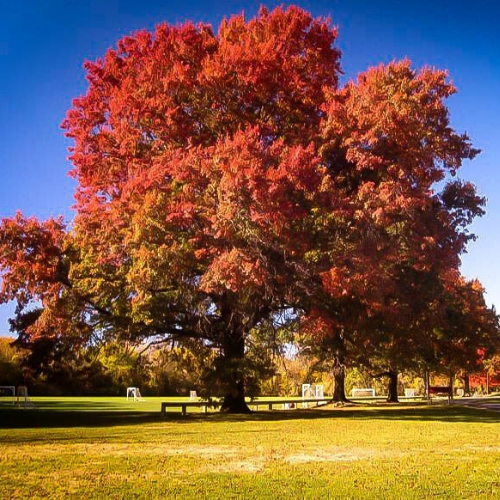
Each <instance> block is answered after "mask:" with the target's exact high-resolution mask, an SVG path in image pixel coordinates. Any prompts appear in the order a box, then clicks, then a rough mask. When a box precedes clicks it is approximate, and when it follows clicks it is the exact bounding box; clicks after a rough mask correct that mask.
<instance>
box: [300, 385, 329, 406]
mask: <svg viewBox="0 0 500 500" xmlns="http://www.w3.org/2000/svg"><path fill="white" fill-rule="evenodd" d="M322 398H324V389H323V385H322V384H302V399H322ZM308 407H309V403H305V402H304V403H302V408H308Z"/></svg>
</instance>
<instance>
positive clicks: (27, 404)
mask: <svg viewBox="0 0 500 500" xmlns="http://www.w3.org/2000/svg"><path fill="white" fill-rule="evenodd" d="M17 407H18V408H26V409H28V410H36V406H35V403H33V401H31V399H30V397H29V396H28V388H27V387H26V386H25V385H20V386H18V388H17Z"/></svg>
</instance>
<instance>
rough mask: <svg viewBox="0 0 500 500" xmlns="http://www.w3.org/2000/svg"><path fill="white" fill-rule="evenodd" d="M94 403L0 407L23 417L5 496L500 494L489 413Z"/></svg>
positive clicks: (497, 438) (7, 463)
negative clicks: (238, 411)
mask: <svg viewBox="0 0 500 500" xmlns="http://www.w3.org/2000/svg"><path fill="white" fill-rule="evenodd" d="M62 402H63V401H62ZM62 402H61V403H62ZM82 402H85V401H82ZM86 403H87V405H83V408H82V411H78V404H77V401H76V400H73V401H71V400H67V401H66V402H65V406H64V409H61V410H57V409H56V408H55V407H50V406H49V403H47V405H48V406H47V407H45V408H41V409H39V410H37V411H30V410H19V411H18V412H14V410H12V409H11V410H0V423H1V422H2V420H4V417H6V416H8V415H12V414H17V415H21V416H22V418H23V419H25V421H24V422H23V423H22V425H19V427H18V428H7V427H5V426H4V428H1V429H0V451H1V453H0V468H1V469H0V470H1V471H2V472H1V475H0V491H1V492H2V497H5V498H11V497H13V498H16V497H17V498H27V497H33V498H41V497H47V496H49V497H51V498H63V497H68V496H69V497H72V496H74V497H75V498H76V497H80V498H81V497H85V498H103V497H115V498H116V497H124V498H134V497H138V498H143V497H152V498H165V497H169V498H175V497H179V498H191V497H195V496H202V497H204V498H256V497H258V498H274V497H276V498H277V497H280V498H297V497H305V498H319V497H325V496H326V497H331V498H380V497H382V496H385V497H387V498H422V497H432V496H438V497H439V496H441V497H445V498H456V497H465V498H478V497H479V498H481V497H483V498H495V497H496V496H498V495H500V486H499V481H498V478H499V477H500V475H499V473H500V429H499V427H500V426H498V422H499V420H500V414H497V413H493V412H485V411H482V410H475V409H468V408H460V407H455V406H451V407H448V406H437V405H436V406H426V405H404V406H395V405H392V406H391V405H377V406H372V407H357V406H356V407H346V408H341V409H318V410H295V411H273V412H269V411H262V412H258V413H255V414H251V415H221V414H216V413H213V414H209V415H204V414H192V415H188V416H187V417H184V418H182V417H180V416H169V417H168V418H167V419H161V418H160V417H159V411H158V409H159V408H158V406H159V405H158V404H157V405H156V411H155V412H152V411H148V408H147V407H144V410H138V409H133V411H129V412H127V411H126V410H125V409H124V408H123V407H122V406H120V405H121V404H122V403H120V402H118V401H113V400H110V401H109V403H110V404H111V403H113V404H114V403H116V405H117V406H116V408H115V410H114V411H113V410H111V409H110V408H109V407H108V408H107V409H103V406H105V405H104V403H105V401H101V403H99V402H96V406H94V407H93V408H94V409H93V410H91V409H90V408H91V407H92V401H90V400H89V401H86ZM151 403H153V402H152V401H151ZM70 408H71V409H70ZM49 417H50V421H48V420H47V419H48V418H49Z"/></svg>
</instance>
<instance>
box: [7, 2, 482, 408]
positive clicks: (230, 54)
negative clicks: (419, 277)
mask: <svg viewBox="0 0 500 500" xmlns="http://www.w3.org/2000/svg"><path fill="white" fill-rule="evenodd" d="M336 36H337V33H336V30H335V29H334V28H332V27H331V25H330V24H329V21H327V20H324V19H313V18H312V17H311V15H310V14H308V13H307V12H305V11H303V10H301V9H299V8H297V7H290V8H288V9H286V10H283V9H281V8H277V9H275V10H273V11H272V12H269V11H267V10H266V9H261V10H260V12H259V14H258V16H257V17H256V18H254V19H252V20H250V21H248V22H247V21H246V20H245V19H244V17H243V16H234V17H231V18H230V19H229V20H225V21H223V22H222V23H221V25H220V27H219V30H218V33H217V34H214V32H213V31H212V28H211V27H210V26H209V25H203V24H200V25H196V26H195V25H193V24H190V23H188V24H184V25H180V26H169V25H160V26H158V27H157V28H156V30H155V32H154V34H152V33H148V32H145V31H141V32H138V33H136V34H135V35H134V36H130V37H126V38H124V39H122V40H121V41H120V42H118V46H117V49H115V50H109V51H108V52H107V54H106V55H105V57H104V58H103V59H102V60H98V61H97V62H94V63H91V62H88V63H86V69H87V79H88V82H89V87H88V90H87V93H86V95H84V96H83V97H80V98H78V99H75V100H74V102H73V108H72V109H71V110H70V111H69V112H68V114H67V117H66V120H65V121H64V123H63V127H64V129H65V130H66V133H67V135H68V137H70V138H72V139H73V140H74V146H73V147H72V152H71V161H72V162H73V165H74V168H73V170H72V175H73V176H74V177H75V178H76V180H77V182H78V188H77V191H76V216H75V219H74V222H73V223H72V225H71V226H70V227H65V226H64V225H63V223H62V221H60V220H49V221H46V222H40V221H38V220H36V219H30V218H26V217H24V216H23V215H21V214H17V215H16V216H15V217H14V218H13V219H5V220H4V221H3V222H2V227H1V231H2V232H1V234H0V252H1V253H0V268H1V269H2V290H1V300H3V301H6V300H12V299H14V300H17V302H18V310H17V315H18V317H22V316H23V314H25V313H26V311H29V309H30V307H32V306H33V304H38V305H41V312H40V314H36V315H32V316H33V321H32V322H31V323H30V325H29V326H27V328H25V329H24V331H25V332H26V333H27V334H28V335H32V336H37V335H47V334H49V335H50V334H52V335H71V336H73V337H74V338H76V339H81V341H82V342H85V341H94V340H95V338H97V339H99V340H104V341H105V340H106V339H107V338H111V337H113V338H116V337H117V338H119V339H126V340H133V341H141V340H144V339H146V338H153V339H157V340H161V339H180V340H182V339H198V340H199V341H200V342H203V343H205V344H206V345H208V346H212V347H213V349H214V350H215V351H216V352H218V353H219V358H218V360H217V362H216V363H215V365H216V367H217V371H218V377H219V383H218V385H217V387H214V391H220V392H221V395H223V396H224V403H223V407H222V409H223V410H225V411H231V412H244V411H248V407H247V406H246V404H245V399H244V398H245V376H246V373H247V368H248V367H247V366H246V365H245V351H246V346H245V341H246V339H247V338H248V336H249V334H250V333H251V331H252V330H253V329H255V328H258V327H259V326H260V325H261V324H263V323H266V324H268V322H269V321H272V320H273V318H274V317H275V316H276V315H278V314H279V313H280V312H282V311H292V310H304V311H306V312H307V311H312V310H313V309H314V308H315V307H317V305H318V301H322V300H323V299H324V297H325V296H326V297H328V298H331V299H332V300H333V301H335V300H337V299H338V298H339V297H348V298H349V297H350V298H353V300H354V299H355V300H356V301H357V303H361V304H362V305H363V307H364V310H365V311H366V313H367V314H371V313H373V312H374V311H378V310H380V309H381V308H383V307H385V304H384V300H386V299H384V297H387V293H388V290H391V287H394V280H395V276H396V275H397V268H398V266H400V264H401V262H404V263H405V265H407V266H410V267H413V268H415V269H424V270H426V269H431V268H437V269H438V270H439V269H441V268H442V267H449V266H452V267H453V266H455V267H456V266H457V265H458V255H459V253H460V252H461V251H462V250H463V247H464V244H465V242H466V240H467V235H466V233H465V231H461V230H459V227H460V226H459V225H457V224H455V223H454V216H455V214H456V213H457V212H458V211H459V210H461V209H463V211H464V213H466V215H469V214H471V213H473V212H474V210H477V203H474V200H475V198H474V197H475V194H474V190H473V188H470V186H469V188H470V189H469V190H468V191H467V189H465V190H464V189H463V186H461V185H457V184H455V185H452V186H454V190H455V191H454V192H455V193H456V194H457V193H458V194H457V196H455V198H454V199H452V197H450V200H448V202H447V201H446V200H445V199H444V197H443V196H441V195H437V194H434V193H433V185H434V184H435V183H437V182H439V181H442V180H443V179H444V178H445V177H446V175H447V174H448V173H454V172H455V171H456V170H457V169H458V168H459V167H460V165H461V162H462V160H463V159H464V158H472V157H473V156H474V155H475V153H476V152H475V151H474V150H473V149H472V148H471V146H470V144H469V141H468V138H467V137H466V136H460V135H457V134H456V133H455V132H454V131H453V130H452V129H451V127H450V126H449V120H448V114H447V109H446V107H445V106H444V104H443V100H444V99H445V98H446V97H448V96H449V95H450V94H451V93H453V92H454V88H453V86H452V85H451V84H450V83H449V82H448V81H447V78H446V74H445V73H444V72H441V71H434V70H431V69H424V70H422V71H421V72H416V71H414V70H412V69H411V67H410V64H409V62H408V61H403V62H400V63H391V64H389V65H388V66H380V67H378V68H373V69H370V70H369V71H367V72H366V73H364V74H362V75H360V77H359V79H358V81H357V82H350V83H348V84H347V85H345V86H344V87H342V88H339V87H338V77H339V74H340V67H339V58H340V53H339V51H338V49H336V48H335V46H334V44H335V40H336ZM464 196H465V197H464ZM464 200H465V202H464ZM476 201H478V200H476ZM467 203H469V204H470V205H472V206H471V207H468V206H467ZM464 206H465V208H464ZM469 208H470V210H469ZM467 210H468V211H467ZM285 316H286V315H285ZM289 316H290V317H293V314H290V313H289ZM337 319H338V320H340V321H341V318H337Z"/></svg>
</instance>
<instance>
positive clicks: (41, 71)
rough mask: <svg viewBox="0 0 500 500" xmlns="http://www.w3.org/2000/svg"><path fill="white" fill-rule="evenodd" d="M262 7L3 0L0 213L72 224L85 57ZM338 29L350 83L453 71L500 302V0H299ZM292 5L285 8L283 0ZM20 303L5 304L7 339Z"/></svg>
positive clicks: (487, 260)
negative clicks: (75, 113) (138, 36)
mask: <svg viewBox="0 0 500 500" xmlns="http://www.w3.org/2000/svg"><path fill="white" fill-rule="evenodd" d="M261 3H264V4H265V5H267V6H268V7H270V8H272V7H273V6H275V5H279V4H281V3H284V2H272V1H269V2H256V1H229V0H228V1H212V2H206V1H205V2H201V1H195V0H184V1H182V2H174V1H168V0H161V1H160V0H140V1H139V0H122V1H120V0H0V179H1V182H0V217H5V216H11V215H13V214H14V212H15V211H16V210H21V211H22V212H24V213H25V214H27V215H37V216H38V217H40V218H46V217H49V216H51V215H58V214H63V215H64V216H65V217H66V218H68V219H71V216H72V213H71V210H70V208H69V207H70V206H71V205H72V203H73V199H72V196H73V189H74V182H73V181H72V180H71V179H70V178H69V177H68V176H67V172H68V170H69V168H70V164H69V162H68V161H67V159H66V157H67V147H68V145H69V141H67V140H66V139H65V138H64V136H63V133H62V130H61V129H60V128H59V126H60V123H61V121H62V120H63V118H64V116H65V113H66V110H67V109H68V108H69V107H70V105H71V100H72V98H74V97H76V96H78V95H81V94H82V93H84V92H85V88H86V84H85V79H84V71H83V69H82V64H83V61H84V60H86V59H91V60H93V59H96V58H97V57H100V56H102V55H103V54H104V53H105V51H106V49H107V48H108V47H111V46H114V45H115V44H116V42H117V40H118V39H120V38H121V37H122V36H124V35H127V34H129V33H131V32H133V31H135V30H138V29H141V28H147V29H153V28H154V26H155V25H156V24H158V23H160V22H164V21H166V22H169V23H179V22H183V21H185V20H193V21H204V22H209V23H211V24H212V25H213V26H214V27H216V26H217V25H218V23H219V21H220V20H221V19H222V18H223V17H224V16H229V15H230V14H234V13H240V12H242V11H244V12H245V13H246V14H247V15H248V16H253V15H254V14H255V13H256V11H257V9H258V6H259V5H260V4H261ZM294 3H295V4H297V5H299V6H301V7H303V8H305V9H307V10H310V11H311V12H312V13H313V14H314V15H327V16H331V18H332V20H333V23H334V24H336V25H337V26H338V28H339V39H338V46H339V47H340V49H341V50H342V52H343V58H342V61H343V62H342V65H343V70H344V72H345V79H349V78H352V77H354V76H355V75H356V74H357V73H358V72H359V71H362V70H364V69H366V68H367V67H368V66H372V65H376V64H378V63H379V62H388V61H390V60H393V59H401V58H404V57H408V58H410V59H411V60H412V61H413V64H414V66H415V67H420V66H422V65H425V64H427V65H432V66H436V67H439V68H446V69H448V70H449V72H450V75H451V78H452V80H453V81H454V82H455V84H456V85H457V86H458V88H459V93H458V94H457V95H456V96H453V97H452V98H451V99H450V100H449V107H450V110H451V116H452V123H453V125H454V127H455V128H456V129H457V130H459V131H466V132H467V133H468V134H469V135H470V136H471V137H472V139H473V141H474V143H475V146H477V147H479V148H480V149H482V151H483V152H482V154H481V155H480V156H479V157H478V158H476V159H475V160H474V161H473V162H472V163H468V164H466V165H465V166H464V168H463V169H462V171H461V173H460V177H462V178H465V179H469V180H472V181H473V182H475V183H476V185H477V186H478V189H479V192H480V193H481V194H482V195H484V196H486V197H487V198H488V206H487V215H486V216H485V217H483V218H482V219H481V220H480V221H478V222H476V223H475V224H474V228H473V229H474V231H475V232H476V234H477V235H478V237H479V239H478V241H476V242H475V243H471V244H470V246H469V253H468V254H467V255H465V256H464V258H463V267H462V270H463V273H464V274H465V275H466V276H467V277H470V278H476V277H477V278H479V279H480V280H481V281H482V283H483V284H484V286H485V287H486V289H487V292H488V294H487V298H488V301H489V302H490V303H494V304H497V306H499V308H500V271H499V264H498V260H497V259H498V258H499V256H500V236H499V233H498V229H499V228H500V173H499V170H498V168H497V165H498V159H499V158H500V29H499V27H498V20H499V18H500V2H497V1H496V0H480V1H477V2H472V1H470V0H469V1H461V0H455V1H453V0H447V1H444V0H434V1H432V2H431V1H425V2H423V1H416V0H415V1H412V0H399V1H392V0H364V1H362V0H359V1H356V0H337V1H334V0H330V1H326V0H324V1H297V2H294ZM284 5H288V4H287V3H284ZM12 311H13V305H12V304H9V305H3V306H0V335H5V334H7V333H8V323H7V318H8V317H9V316H10V315H11V314H12Z"/></svg>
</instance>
